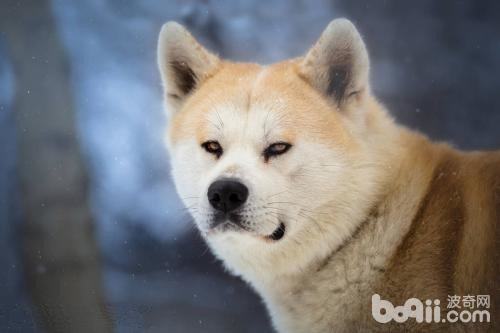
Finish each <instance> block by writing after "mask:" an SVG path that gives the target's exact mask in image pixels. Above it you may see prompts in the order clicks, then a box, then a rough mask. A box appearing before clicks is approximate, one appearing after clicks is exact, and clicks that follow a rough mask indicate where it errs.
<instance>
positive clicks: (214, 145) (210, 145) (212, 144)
mask: <svg viewBox="0 0 500 333" xmlns="http://www.w3.org/2000/svg"><path fill="white" fill-rule="evenodd" d="M201 146H202V147H203V149H205V150H206V151H207V152H209V153H210V154H214V155H215V156H217V158H219V157H220V156H221V155H222V152H223V151H222V146H221V145H220V143H218V142H217V141H213V140H212V141H206V142H203V143H202V144H201Z"/></svg>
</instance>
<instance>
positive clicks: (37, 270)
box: [0, 0, 500, 332]
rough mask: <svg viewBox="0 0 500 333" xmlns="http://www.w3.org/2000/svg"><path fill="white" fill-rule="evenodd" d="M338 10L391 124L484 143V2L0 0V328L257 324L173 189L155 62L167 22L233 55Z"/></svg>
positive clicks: (490, 51)
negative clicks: (353, 28) (355, 31)
mask: <svg viewBox="0 0 500 333" xmlns="http://www.w3.org/2000/svg"><path fill="white" fill-rule="evenodd" d="M337 17H347V18H349V19H351V20H352V21H353V22H354V23H355V24H356V25H357V27H358V28H359V30H360V32H361V34H362V35H363V36H364V38H365V41H366V43H367V46H368V49H369V52H370V56H371V62H372V79H371V80H372V87H373V90H374V92H375V94H376V95H377V96H378V97H379V98H380V100H381V101H382V102H383V103H384V104H386V105H387V106H388V107H389V109H390V111H391V113H392V114H393V115H394V116H395V117H396V118H397V119H398V121H400V122H402V123H404V124H406V125H407V126H409V127H411V128H414V129H417V130H419V131H421V132H424V133H426V134H428V135H429V136H430V137H432V138H434V139H437V140H446V141H449V142H451V143H452V144H454V145H455V146H457V147H460V148H464V149H495V148H497V149H498V148H499V147H500V126H499V125H500V98H499V95H500V38H499V32H500V2H498V1H473V0H471V1H444V0H443V1H433V0H422V1H411V2H410V1H404V2H403V1H398V0H387V1H368V0H366V1H352V0H338V1H326V0H312V1H305V0H302V1H301V0H290V1H288V0H287V1H285V0H267V1H262V2H261V1H243V0H233V1H215V0H205V1H202V0H198V1H194V0H189V1H181V0H178V1H168V2H167V1H158V0H142V1H123V0H87V1H69V0H68V1H63V0H53V1H50V0H26V1H22V0H21V1H12V0H2V1H1V2H0V331H1V332H44V331H45V332H109V331H115V332H167V331H168V332H272V329H271V326H270V324H269V319H268V317H267V314H266V312H265V308H264V306H263V304H262V303H261V301H260V299H259V298H258V297H257V296H256V295H255V294H254V293H253V291H252V290H250V288H248V287H247V286H246V285H245V284H244V283H242V282H241V281H240V280H239V279H237V278H234V277H231V276H229V275H228V274H226V273H225V272H224V271H223V269H222V266H221V264H220V263H219V262H217V261H216V260H215V259H214V257H213V256H212V255H211V253H210V251H208V249H207V247H206V245H205V244H204V243H203V241H202V240H201V238H200V237H199V235H198V234H197V232H196V230H194V227H193V224H192V223H191V221H190V218H189V216H188V215H186V213H185V210H183V209H182V206H181V203H180V201H179V199H178V198H177V196H176V194H175V190H174V188H173V185H172V181H171V179H170V175H169V164H168V163H169V162H168V156H167V155H166V152H165V150H164V148H163V142H162V140H163V133H164V128H165V124H166V119H165V116H164V111H163V110H162V103H161V94H162V93H161V87H160V79H159V75H158V72H157V68H156V59H155V55H156V50H155V48H156V38H157V34H158V32H159V29H160V27H161V25H162V24H163V23H164V22H165V21H168V20H176V21H178V22H180V23H182V24H184V25H185V26H187V27H188V28H189V30H191V31H192V33H193V34H194V35H195V36H196V37H197V38H198V39H199V40H200V41H201V42H202V43H203V44H204V45H205V46H207V47H208V48H210V49H212V50H213V51H215V52H216V53H218V54H220V55H221V56H222V57H226V58H229V59H232V60H237V61H254V62H261V63H272V62H275V61H279V60H281V59H284V58H288V57H294V56H299V55H301V54H303V53H304V52H305V51H306V50H307V49H308V47H310V46H311V45H312V43H313V42H314V41H315V39H316V38H317V37H318V36H319V35H320V33H321V31H322V30H323V28H324V27H325V26H326V25H327V24H328V22H329V21H330V20H331V19H333V18H337Z"/></svg>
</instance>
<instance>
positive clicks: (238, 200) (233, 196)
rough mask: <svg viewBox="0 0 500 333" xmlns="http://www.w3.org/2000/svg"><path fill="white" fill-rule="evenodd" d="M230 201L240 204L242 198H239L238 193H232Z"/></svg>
mask: <svg viewBox="0 0 500 333" xmlns="http://www.w3.org/2000/svg"><path fill="white" fill-rule="evenodd" d="M229 200H230V201H231V202H234V203H238V202H240V201H241V199H240V197H239V196H238V194H237V193H232V194H231V195H230V196H229Z"/></svg>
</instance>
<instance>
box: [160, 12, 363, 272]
mask: <svg viewBox="0 0 500 333" xmlns="http://www.w3.org/2000/svg"><path fill="white" fill-rule="evenodd" d="M158 56H159V58H158V59H159V65H160V70H161V73H162V78H163V81H164V84H165V94H166V101H167V108H168V110H169V112H170V113H171V118H170V123H169V132H168V146H169V151H170V155H171V163H172V172H173V178H174V181H175V184H176V187H177V191H178V193H179V195H180V197H181V198H182V200H183V202H184V204H185V206H186V207H187V209H188V211H189V212H190V213H191V215H192V216H193V218H194V220H195V222H196V224H197V226H198V228H199V230H200V231H201V233H202V234H203V235H204V237H205V238H206V240H207V241H208V243H209V244H210V245H211V246H212V248H213V250H214V251H215V252H216V254H218V255H219V256H220V257H222V258H223V259H224V260H225V261H226V264H228V266H229V267H231V268H233V269H234V270H235V271H236V272H238V273H241V272H242V271H249V270H253V271H255V270H257V269H258V268H257V266H259V265H266V264H267V265H270V266H273V267H275V268H276V269H278V267H277V266H279V260H280V259H279V257H280V256H293V255H295V254H294V253H296V252H297V251H298V252H297V253H296V255H297V260H299V259H300V258H299V257H303V256H307V257H310V256H312V251H311V254H309V251H308V248H310V247H312V246H315V245H314V244H311V243H312V242H321V240H322V239H325V241H326V240H328V242H327V243H325V244H324V245H321V246H322V247H324V248H325V249H324V250H325V251H327V250H328V249H330V248H331V247H333V246H336V245H338V244H340V243H341V242H342V240H343V239H345V238H346V237H348V235H349V234H350V232H352V229H353V228H355V227H356V226H355V225H349V224H345V223H342V221H339V222H332V223H326V222H325V221H326V220H328V218H332V217H333V216H342V214H344V213H345V212H346V210H347V211H348V210H349V208H348V205H349V204H351V203H349V198H350V197H351V194H352V192H353V191H355V190H356V189H355V188H353V187H354V186H355V185H356V184H358V182H360V181H362V180H363V179H364V178H363V177H364V176H361V175H358V174H359V172H358V171H357V170H358V169H359V168H358V167H357V166H359V165H360V161H362V158H360V154H362V152H363V146H364V142H363V140H360V139H359V138H358V136H359V134H360V132H362V128H360V126H361V125H360V123H363V122H364V121H366V119H359V118H362V117H360V116H359V114H360V109H363V108H364V107H365V106H364V104H365V100H366V99H367V97H366V96H367V94H368V93H367V90H368V87H367V76H368V58H367V55H366V51H365V48H364V45H363V43H362V41H361V39H360V37H359V35H358V34H357V32H356V30H355V29H354V27H353V26H352V25H351V24H350V23H349V22H347V21H345V20H340V21H339V20H338V21H334V22H333V23H332V24H330V26H329V27H328V28H327V30H326V31H325V33H324V34H323V36H322V37H321V38H320V40H319V41H318V43H317V44H316V45H315V46H314V47H313V49H312V50H311V51H310V52H309V53H308V54H307V55H306V56H305V57H304V58H303V59H302V58H301V59H296V60H291V61H287V62H283V63H279V64H275V65H272V66H267V67H262V66H259V65H255V64H235V63H229V62H223V61H221V60H219V59H218V58H216V57H215V56H213V55H212V54H210V53H209V52H208V51H206V50H204V49H203V48H201V46H200V45H199V44H198V43H197V42H196V41H195V40H194V39H193V38H192V37H191V36H190V35H189V34H188V33H187V32H186V31H185V30H184V29H183V28H182V27H181V26H179V25H177V24H175V23H170V24H167V25H166V26H165V27H164V28H163V30H162V33H161V35H160V42H159V52H158ZM361 127H362V126H361ZM346 214H347V213H346ZM318 237H319V238H318ZM292 248H293V249H294V250H292ZM315 252H316V253H317V252H318V250H317V249H315ZM256 258H258V259H256ZM299 265H301V264H300V263H299Z"/></svg>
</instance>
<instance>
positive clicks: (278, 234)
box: [266, 222, 286, 241]
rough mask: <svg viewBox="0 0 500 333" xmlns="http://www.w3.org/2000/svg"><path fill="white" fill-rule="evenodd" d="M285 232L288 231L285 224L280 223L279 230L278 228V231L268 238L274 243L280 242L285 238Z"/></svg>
mask: <svg viewBox="0 0 500 333" xmlns="http://www.w3.org/2000/svg"><path fill="white" fill-rule="evenodd" d="M285 231H286V227H285V224H284V223H283V222H280V225H279V226H278V228H276V230H274V231H273V233H272V234H270V235H269V236H266V238H267V239H270V240H272V241H279V240H280V239H282V238H283V236H285Z"/></svg>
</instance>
